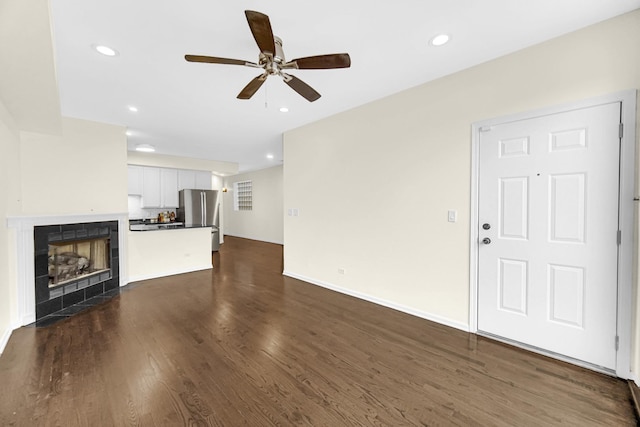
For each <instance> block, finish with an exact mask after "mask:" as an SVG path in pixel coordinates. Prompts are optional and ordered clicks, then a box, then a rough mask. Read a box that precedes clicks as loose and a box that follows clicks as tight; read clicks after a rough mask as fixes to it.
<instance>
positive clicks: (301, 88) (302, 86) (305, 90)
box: [282, 73, 320, 102]
mask: <svg viewBox="0 0 640 427" xmlns="http://www.w3.org/2000/svg"><path fill="white" fill-rule="evenodd" d="M282 79H283V80H284V82H285V83H286V84H288V85H289V87H290V88H291V89H293V90H295V91H296V92H298V93H299V94H300V95H302V96H303V97H304V98H306V100H307V101H309V102H313V101H315V100H317V99H318V98H320V94H319V93H318V92H316V91H315V89H314V88H312V87H311V86H309V85H308V84H306V83H305V82H303V81H302V80H300V79H299V78H297V77H295V76H292V75H290V74H286V73H282Z"/></svg>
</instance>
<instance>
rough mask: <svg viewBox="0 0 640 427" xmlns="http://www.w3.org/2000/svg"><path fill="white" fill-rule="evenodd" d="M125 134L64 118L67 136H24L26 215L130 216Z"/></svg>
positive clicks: (122, 129)
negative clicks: (81, 214) (89, 214)
mask: <svg viewBox="0 0 640 427" xmlns="http://www.w3.org/2000/svg"><path fill="white" fill-rule="evenodd" d="M124 132H125V129H124V128H123V127H121V126H114V125H108V124H103V123H96V122H91V121H87V120H79V119H71V118H63V121H62V135H61V136H51V135H44V134H39V133H31V132H22V133H21V140H22V143H21V174H22V210H23V212H22V213H24V214H27V215H38V214H43V215H51V214H77V213H123V212H127V145H126V144H127V140H126V136H125V133H124Z"/></svg>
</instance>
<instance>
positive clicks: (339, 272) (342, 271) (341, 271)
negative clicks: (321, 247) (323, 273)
mask: <svg viewBox="0 0 640 427" xmlns="http://www.w3.org/2000/svg"><path fill="white" fill-rule="evenodd" d="M345 273H346V270H345V269H344V268H339V269H338V274H345Z"/></svg>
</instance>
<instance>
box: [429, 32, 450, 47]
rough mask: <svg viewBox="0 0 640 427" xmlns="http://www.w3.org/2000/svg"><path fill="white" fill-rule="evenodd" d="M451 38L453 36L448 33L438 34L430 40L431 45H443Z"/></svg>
mask: <svg viewBox="0 0 640 427" xmlns="http://www.w3.org/2000/svg"><path fill="white" fill-rule="evenodd" d="M450 40H451V36H449V35H448V34H438V35H437V36H435V37H434V38H432V39H431V40H430V41H429V44H431V46H442V45H443V44H446V43H448V42H449V41H450Z"/></svg>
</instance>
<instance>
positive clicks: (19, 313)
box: [7, 212, 129, 328]
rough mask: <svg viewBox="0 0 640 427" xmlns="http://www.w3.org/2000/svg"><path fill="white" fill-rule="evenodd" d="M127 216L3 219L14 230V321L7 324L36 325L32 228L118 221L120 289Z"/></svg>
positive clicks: (124, 266) (123, 276) (123, 280)
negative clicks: (34, 323)
mask: <svg viewBox="0 0 640 427" xmlns="http://www.w3.org/2000/svg"><path fill="white" fill-rule="evenodd" d="M127 217H128V214H127V213H122V212H118V213H110V214H72V215H38V216H34V215H30V216H26V215H25V216H10V217H8V218H7V226H8V228H13V229H15V230H16V238H15V246H14V247H15V252H16V257H15V264H16V265H15V267H16V276H17V277H16V278H17V283H16V287H17V288H16V301H15V305H16V307H17V310H16V314H15V318H12V319H11V323H12V324H13V325H15V328H18V327H20V326H24V325H28V324H30V323H33V322H35V321H36V295H35V271H34V268H35V267H34V265H33V254H34V242H33V228H34V227H36V226H40V225H58V224H77V223H81V222H102V221H118V260H119V263H118V269H119V271H118V274H119V277H120V281H119V282H120V283H119V284H120V286H124V285H126V284H127V283H126V277H127V263H126V259H127V240H126V239H127V235H126V230H127V229H128V228H129V227H128V224H127V222H128V221H127Z"/></svg>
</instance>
